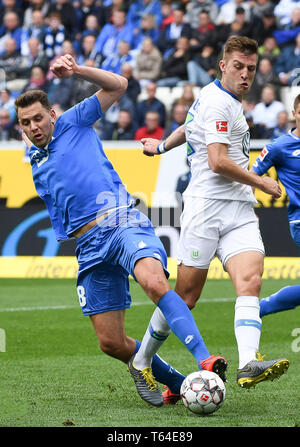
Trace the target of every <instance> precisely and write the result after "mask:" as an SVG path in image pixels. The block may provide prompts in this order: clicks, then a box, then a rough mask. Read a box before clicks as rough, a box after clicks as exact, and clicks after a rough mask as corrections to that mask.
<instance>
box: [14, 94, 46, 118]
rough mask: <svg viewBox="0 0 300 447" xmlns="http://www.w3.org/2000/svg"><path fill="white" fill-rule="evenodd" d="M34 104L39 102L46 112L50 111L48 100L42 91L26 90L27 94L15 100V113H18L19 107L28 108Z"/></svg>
mask: <svg viewBox="0 0 300 447" xmlns="http://www.w3.org/2000/svg"><path fill="white" fill-rule="evenodd" d="M36 102H40V103H41V104H42V106H43V107H45V109H47V110H50V109H51V104H50V101H49V98H48V96H47V94H46V93H45V92H44V91H43V90H28V91H27V92H25V93H22V94H21V95H20V96H18V97H17V99H16V100H15V108H16V112H17V113H18V108H19V107H20V108H21V109H22V108H24V107H29V106H31V105H32V104H34V103H36Z"/></svg>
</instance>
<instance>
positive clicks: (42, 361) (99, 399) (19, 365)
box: [0, 279, 300, 427]
mask: <svg viewBox="0 0 300 447" xmlns="http://www.w3.org/2000/svg"><path fill="white" fill-rule="evenodd" d="M171 282H172V281H171ZM292 284H296V282H294V281H280V280H274V281H272V280H267V281H265V282H264V285H263V290H262V296H267V295H268V294H270V293H273V292H275V291H276V290H278V289H279V288H281V287H283V286H285V285H292ZM172 285H173V286H174V282H172ZM131 292H132V298H133V305H132V308H131V309H129V310H128V311H127V312H126V330H127V333H128V334H129V335H131V336H133V337H135V338H139V339H141V337H142V336H143V333H144V331H145V328H146V326H147V324H148V321H149V318H150V316H151V314H152V312H153V309H154V305H153V304H151V303H150V300H149V299H148V298H147V297H146V296H145V294H144V293H143V292H142V290H141V288H140V287H139V286H138V285H137V284H136V283H134V282H133V281H131ZM233 313H234V291H233V287H232V284H231V282H230V281H227V280H224V281H223V280H216V281H214V280H209V281H208V282H207V284H206V286H205V288H204V291H203V295H202V298H201V300H200V301H199V303H198V305H197V307H196V308H195V309H194V311H193V314H194V317H195V319H196V322H197V324H198V326H199V328H200V330H201V333H202V335H203V337H204V339H205V341H206V344H207V346H208V349H209V351H210V352H211V353H213V354H222V355H224V356H225V357H226V358H227V360H228V363H229V370H228V382H227V384H226V389H227V396H226V401H225V402H224V404H223V406H222V407H221V408H220V410H218V411H217V412H216V413H214V414H212V415H210V416H204V417H201V416H196V415H194V414H192V413H190V412H189V411H188V410H187V409H186V408H185V407H184V406H183V403H182V402H179V403H178V404H177V405H175V406H164V407H162V408H154V407H150V406H148V405H147V404H145V403H144V402H143V401H142V400H140V398H139V396H138V395H137V393H136V390H135V385H134V383H133V381H132V379H131V378H130V376H129V373H128V372H127V370H126V365H124V364H122V363H121V362H119V361H117V360H115V359H112V358H109V357H108V356H106V355H104V354H102V353H101V352H100V350H99V349H98V345H97V340H96V337H95V335H94V332H93V328H92V325H91V323H90V321H89V318H88V317H83V316H82V314H81V309H80V307H79V303H78V299H77V295H76V289H75V280H62V279H60V280H53V279H50V280H47V279H40V280H38V279H35V280H29V279H28V280H17V279H16V280H8V279H1V280H0V328H2V329H3V330H2V331H0V335H1V336H2V341H1V343H0V346H2V351H4V348H5V352H0V403H1V411H0V426H1V427H5V426H6V427H17V426H19V427H63V426H64V425H66V424H68V423H69V424H70V422H67V421H71V423H73V424H74V425H75V426H77V427H261V426H263V427H291V426H292V427H295V426H299V425H300V388H299V383H300V307H299V308H297V309H295V310H290V311H286V312H281V313H278V314H274V315H269V316H266V317H265V318H264V319H263V331H262V336H261V352H262V354H266V356H267V358H268V359H271V358H277V357H281V356H286V357H287V358H288V359H289V360H290V361H291V365H290V368H289V371H288V373H287V374H285V375H284V376H282V377H281V378H280V380H276V381H274V382H264V383H261V384H259V385H257V386H256V388H255V389H252V390H244V389H241V388H239V387H238V386H237V385H236V382H235V380H236V369H237V348H236V342H235V338H234V332H233ZM297 328H298V330H297ZM4 333H5V336H6V343H4V341H5V340H4V339H3V334H4ZM160 355H161V356H162V357H163V358H165V359H166V360H167V361H168V362H170V363H171V364H172V365H173V366H174V367H176V368H177V369H179V370H180V371H182V372H183V373H184V374H188V373H190V372H193V371H195V370H196V369H197V367H196V364H195V361H194V359H193V357H192V356H191V355H190V354H189V353H188V351H187V350H186V349H185V348H184V347H183V346H182V345H181V343H180V342H179V341H178V340H177V338H176V337H175V336H174V335H173V334H172V335H170V337H169V339H168V340H167V342H166V343H165V344H164V345H163V347H162V348H161V350H160Z"/></svg>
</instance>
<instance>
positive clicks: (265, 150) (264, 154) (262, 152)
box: [258, 147, 269, 161]
mask: <svg viewBox="0 0 300 447" xmlns="http://www.w3.org/2000/svg"><path fill="white" fill-rule="evenodd" d="M268 153H269V151H268V149H267V148H266V147H264V148H263V150H262V151H261V153H260V155H259V156H258V158H259V160H260V161H263V160H264V158H265V156H266V155H267V154H268Z"/></svg>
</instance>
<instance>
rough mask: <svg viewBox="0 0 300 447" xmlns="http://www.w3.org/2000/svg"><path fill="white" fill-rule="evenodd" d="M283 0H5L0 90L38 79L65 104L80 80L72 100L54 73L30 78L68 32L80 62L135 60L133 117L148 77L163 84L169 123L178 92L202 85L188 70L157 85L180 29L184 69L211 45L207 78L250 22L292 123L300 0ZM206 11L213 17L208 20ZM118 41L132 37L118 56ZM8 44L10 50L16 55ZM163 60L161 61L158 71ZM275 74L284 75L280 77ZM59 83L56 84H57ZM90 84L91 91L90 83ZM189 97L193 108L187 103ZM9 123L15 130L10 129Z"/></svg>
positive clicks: (111, 65)
mask: <svg viewBox="0 0 300 447" xmlns="http://www.w3.org/2000/svg"><path fill="white" fill-rule="evenodd" d="M286 1H287V0H285V2H286ZM285 2H284V0H280V1H278V0H267V1H264V2H262V1H261V0H255V1H251V2H248V1H241V0H191V1H187V0H182V1H180V0H173V1H172V0H164V1H158V0H155V1H153V0H133V1H130V0H0V71H1V73H0V80H1V85H0V88H1V91H5V90H6V89H8V90H9V92H10V95H11V98H13V99H14V98H16V97H17V96H18V95H19V94H21V93H22V91H23V90H24V89H27V88H28V86H31V87H33V88H39V84H40V82H41V86H42V88H44V89H46V90H47V88H49V89H51V90H50V91H47V93H50V98H51V93H52V97H53V101H55V104H53V105H55V106H57V105H60V107H62V108H63V109H64V108H66V107H69V106H71V105H73V104H75V102H76V101H77V100H78V96H80V94H79V93H78V87H79V86H77V85H75V86H74V87H72V88H74V90H72V91H73V94H72V92H71V95H70V100H67V101H65V102H64V103H63V102H62V104H58V101H57V98H58V97H59V96H60V95H59V94H57V95H56V96H55V95H54V94H53V92H54V85H55V84H53V81H51V82H50V83H47V82H45V83H44V82H42V81H39V79H37V80H36V81H34V82H32V79H30V77H31V76H32V72H33V70H32V68H33V67H35V66H39V67H41V66H42V69H43V71H44V72H47V71H48V70H49V67H50V65H51V63H52V61H53V60H54V59H55V57H57V56H59V55H60V54H62V53H63V51H64V49H63V47H64V45H63V44H64V42H66V40H69V41H70V42H71V44H72V45H73V55H74V57H75V58H76V60H77V63H79V64H89V65H93V66H97V67H99V68H104V69H109V70H110V71H113V70H116V71H117V72H120V71H121V72H122V64H123V63H124V62H125V64H126V66H127V71H128V65H129V66H131V68H132V73H131V74H130V76H131V78H132V79H133V81H132V82H131V84H133V83H134V82H135V83H136V84H140V85H139V87H138V86H137V85H135V91H136V92H138V91H139V90H140V93H139V94H138V96H137V93H136V94H135V95H134V98H135V99H132V98H131V99H130V101H131V105H130V113H131V115H133V116H132V117H131V118H132V120H133V122H134V121H135V116H134V113H135V112H132V110H133V111H135V110H136V105H137V104H138V103H140V102H141V101H143V100H145V99H146V98H147V92H146V86H147V83H148V82H155V83H156V84H158V85H157V89H156V98H157V99H158V100H159V101H160V102H162V103H163V104H164V106H165V110H166V120H165V123H164V127H165V128H167V127H169V126H170V124H171V121H172V110H173V107H174V104H175V103H177V102H178V101H179V98H181V96H182V94H183V92H184V89H185V85H186V86H191V88H192V92H193V96H194V97H195V96H197V94H198V93H199V91H200V89H201V88H202V87H203V85H202V84H201V85H200V84H199V85H197V83H196V84H195V83H191V80H190V78H189V76H187V78H186V80H184V81H180V83H178V84H176V83H175V84H172V85H173V86H172V87H166V86H163V87H162V86H159V84H160V82H159V81H160V80H163V79H164V77H165V74H164V73H163V71H162V70H163V67H166V63H165V61H167V60H168V58H169V57H170V54H171V53H170V52H173V54H175V60H176V57H177V55H176V42H177V41H178V39H180V37H182V36H184V37H185V38H187V39H188V49H187V57H186V58H185V59H182V57H179V59H178V60H179V61H181V62H179V63H183V64H186V69H187V66H188V63H189V62H192V64H194V65H195V64H198V65H199V64H201V60H203V59H201V55H202V52H203V49H204V48H206V47H207V46H210V47H212V48H213V57H214V58H215V60H216V67H215V69H214V70H211V69H209V72H208V71H206V69H207V68H206V67H205V66H202V67H201V65H200V67H201V69H202V70H204V72H205V73H207V74H208V75H209V76H207V79H209V78H211V76H214V74H215V73H217V72H218V68H217V66H218V60H219V59H220V54H221V51H222V47H223V44H224V39H226V38H227V37H228V35H231V34H240V35H243V34H244V33H247V35H248V36H249V30H251V33H252V36H249V37H254V38H256V39H257V40H258V41H259V45H260V51H259V52H260V57H261V58H264V57H266V56H268V57H269V59H270V61H271V64H272V72H274V73H277V75H278V76H273V77H272V76H270V77H268V78H267V74H266V73H263V75H262V76H261V75H260V74H259V79H258V81H261V82H262V83H263V82H264V76H265V78H266V79H267V82H268V84H270V83H271V84H272V82H273V80H274V84H276V88H277V92H278V94H277V98H276V100H278V101H281V102H282V103H283V105H284V108H285V110H286V111H287V112H288V116H289V120H290V122H289V126H290V127H291V126H292V122H291V120H292V114H291V110H292V101H293V98H295V96H296V95H297V94H298V93H299V89H300V87H299V86H300V67H299V66H298V61H299V57H300V56H299V46H300V34H299V31H300V8H299V2H291V1H290V2H288V8H284V4H285ZM243 10H244V11H245V13H246V20H247V24H248V25H249V26H247V27H245V26H244V22H243V21H239V20H238V21H237V20H236V16H237V14H238V15H239V14H240V15H241V14H242V15H243ZM283 12H284V14H283ZM208 14H209V20H205V19H207V15H208ZM222 17H223V19H222ZM224 17H226V20H225V18H224ZM228 33H229V34H228ZM87 36H91V39H90V42H88V40H87V39H86V37H87ZM36 39H38V42H39V47H38V49H37V48H35V49H34V51H32V50H31V49H30V47H31V46H32V42H34V40H35V41H36ZM144 39H151V41H152V46H153V51H152V55H153V61H157V65H156V72H155V74H154V75H152V74H149V78H146V79H145V75H144V72H143V73H142V75H141V76H140V74H139V71H140V64H141V62H140V61H141V60H142V61H143V62H142V63H143V64H144V65H145V66H146V65H147V58H148V62H149V56H146V57H144V58H143V55H142V51H143V50H142V48H143V42H144ZM268 39H269V40H268ZM120 41H125V42H127V47H126V51H125V55H123V53H122V54H121V56H120V46H119V45H118V44H119V42H120ZM298 42H299V43H298ZM91 43H92V47H91ZM269 43H270V45H269ZM87 44H89V46H90V47H89V46H88V45H87ZM269 47H270V48H269ZM7 48H8V49H9V50H8V52H7ZM10 48H12V49H11V50H10ZM127 50H128V51H127ZM9 51H11V52H12V53H13V59H12V56H11V54H10V53H9ZM204 53H205V51H204ZM266 53H268V54H266ZM108 55H109V59H108V58H107V57H108ZM286 55H287V56H286ZM293 55H294V56H293ZM12 60H14V61H15V63H14V64H12V63H11V62H12ZM283 60H284V61H285V60H289V61H294V65H293V66H291V70H292V71H293V76H292V77H290V79H292V82H290V83H289V84H287V83H286V80H285V78H286V77H285V76H283V75H282V72H279V69H280V67H282V64H281V62H282V61H283ZM182 61H183V62H182ZM203 63H204V62H203ZM192 64H190V66H191V65H192ZM153 65H154V62H153V63H152V67H151V66H150V67H149V71H150V69H151V68H153ZM159 65H160V67H161V69H160V71H159V70H158V71H157V66H159ZM8 67H9V68H8ZM48 73H49V71H48ZM157 73H158V74H157ZM187 73H189V70H187ZM278 77H279V79H280V78H281V79H282V81H281V80H280V81H279V82H278ZM193 79H195V78H193ZM204 79H205V76H204ZM174 85H175V86H174ZM55 87H56V88H57V86H56V85H55ZM61 87H63V86H61ZM69 87H70V86H69ZM57 91H58V92H59V90H57ZM85 91H86V92H87V93H91V92H92V90H91V89H89V88H86V87H85ZM82 94H83V93H82ZM128 96H129V95H128ZM259 96H260V95H257V96H256V97H252V98H251V97H249V98H246V99H248V104H251V107H252V109H254V107H255V105H256V104H257V103H258V102H259V101H260V98H259ZM184 105H185V106H186V108H188V103H186V104H184ZM119 109H120V107H119ZM120 110H121V109H120ZM247 114H248V115H249V114H250V112H249V108H247ZM115 119H116V118H115ZM249 119H250V117H249ZM108 122H109V119H105V117H104V120H103V124H102V125H100V126H96V130H97V129H101V133H102V135H103V132H104V130H105V129H103V126H105V123H108ZM7 126H8V127H7V128H6V129H4V130H5V132H3V133H2V135H5V139H6V140H7V138H10V135H11V136H12V137H13V138H14V139H15V138H17V139H21V137H20V132H15V131H12V130H16V129H18V125H17V122H16V121H13V120H10V122H9V124H7ZM10 128H11V129H10ZM9 129H10V132H8V130H9ZM253 130H254V132H253V135H256V134H257V133H256V132H255V129H252V131H253ZM99 132H100V131H99ZM104 134H106V132H104ZM109 134H110V132H107V135H109ZM0 137H1V135H0ZM3 138H4V137H3ZM1 140H2V138H0V141H1ZM2 141H3V140H2Z"/></svg>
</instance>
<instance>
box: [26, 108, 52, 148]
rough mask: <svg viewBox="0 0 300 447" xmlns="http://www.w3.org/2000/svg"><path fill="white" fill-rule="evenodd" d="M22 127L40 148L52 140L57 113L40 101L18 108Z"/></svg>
mask: <svg viewBox="0 0 300 447" xmlns="http://www.w3.org/2000/svg"><path fill="white" fill-rule="evenodd" d="M18 118H19V124H20V126H21V129H22V130H23V132H25V134H26V135H27V136H28V138H29V139H30V141H32V143H33V144H34V145H35V146H37V147H40V148H43V147H45V146H46V145H47V144H48V143H49V141H51V138H52V134H53V130H54V124H55V119H56V114H55V111H54V110H53V109H51V110H47V109H45V108H44V107H43V106H42V104H41V103H40V102H35V103H34V104H32V105H31V106H28V107H22V108H21V107H19V108H18Z"/></svg>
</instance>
